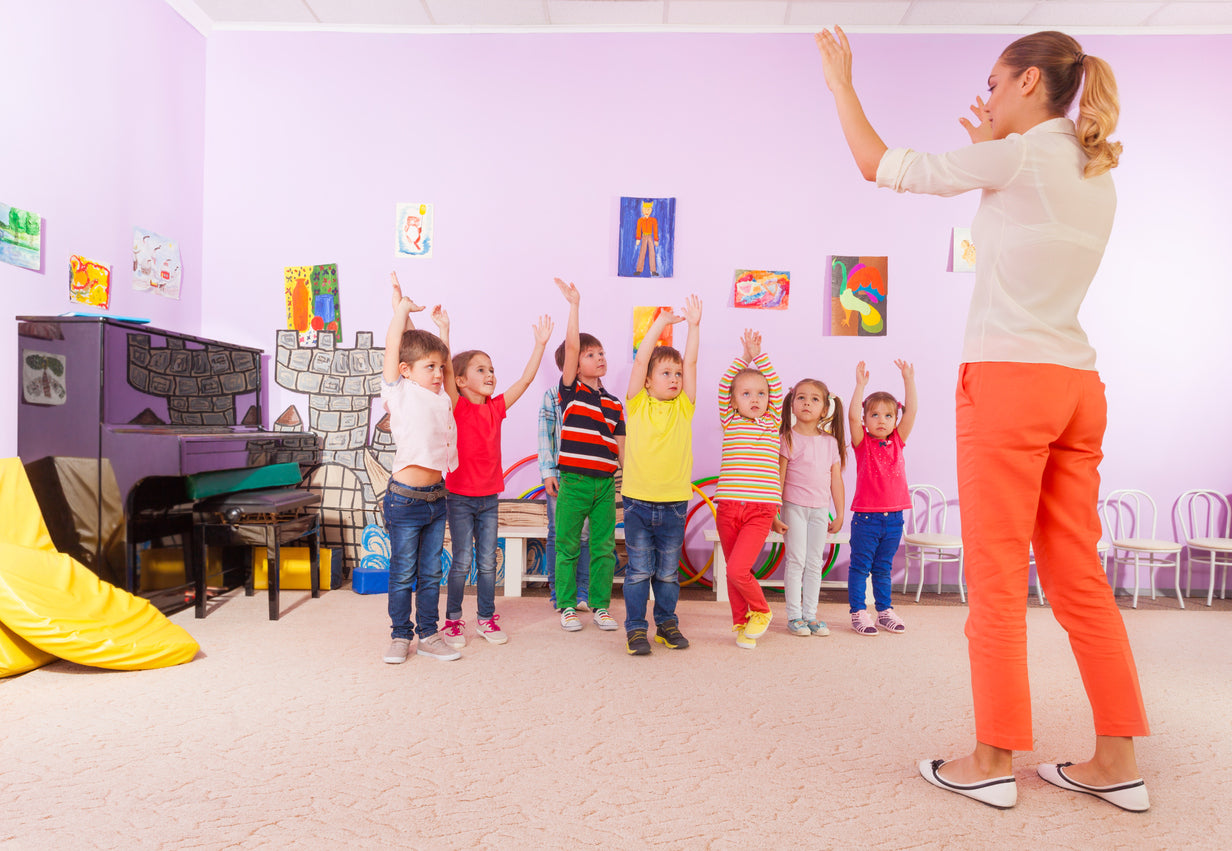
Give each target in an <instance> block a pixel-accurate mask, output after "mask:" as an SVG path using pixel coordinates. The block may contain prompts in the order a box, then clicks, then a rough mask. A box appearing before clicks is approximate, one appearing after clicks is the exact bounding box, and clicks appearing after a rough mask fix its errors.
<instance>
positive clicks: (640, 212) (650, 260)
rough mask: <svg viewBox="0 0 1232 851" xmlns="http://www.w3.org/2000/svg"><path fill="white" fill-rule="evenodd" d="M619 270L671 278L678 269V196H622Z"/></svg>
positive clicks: (629, 274) (633, 275)
mask: <svg viewBox="0 0 1232 851" xmlns="http://www.w3.org/2000/svg"><path fill="white" fill-rule="evenodd" d="M619 240H620V243H619V251H618V252H617V255H616V274H617V275H620V276H621V277H624V278H670V277H672V274H673V272H674V270H675V254H676V199H675V198H621V199H620V235H619Z"/></svg>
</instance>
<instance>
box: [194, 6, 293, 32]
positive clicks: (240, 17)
mask: <svg viewBox="0 0 1232 851" xmlns="http://www.w3.org/2000/svg"><path fill="white" fill-rule="evenodd" d="M196 3H197V5H198V6H199V7H201V11H203V12H205V13H206V14H207V15H209V16H210V18H211V19H212V20H213V21H214V24H215V25H216V26H225V25H227V24H259V23H270V24H315V23H317V19H316V18H315V17H313V15H312V12H310V11H309V10H308V7H307V6H305V5H304V4H303V2H302V0H196Z"/></svg>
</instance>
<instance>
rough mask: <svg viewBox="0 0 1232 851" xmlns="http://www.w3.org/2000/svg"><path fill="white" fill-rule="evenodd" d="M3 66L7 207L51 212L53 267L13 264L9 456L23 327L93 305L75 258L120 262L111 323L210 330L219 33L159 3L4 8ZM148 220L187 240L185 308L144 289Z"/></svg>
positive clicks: (2, 442)
mask: <svg viewBox="0 0 1232 851" xmlns="http://www.w3.org/2000/svg"><path fill="white" fill-rule="evenodd" d="M0 57H3V58H4V66H5V68H6V72H7V81H8V82H7V85H6V86H5V88H4V100H3V107H2V110H3V116H4V120H3V124H2V125H0V126H2V127H3V132H0V200H3V201H4V202H5V203H7V204H10V205H13V206H17V207H21V208H23V209H26V210H31V211H33V212H36V213H38V214H39V215H41V216H42V217H43V268H42V270H41V271H38V272H35V271H30V270H27V269H20V268H18V267H16V266H11V265H8V264H6V263H0V293H3V294H4V301H5V306H6V308H7V312H6V315H5V316H3V317H0V351H4V352H8V353H10V355H11V356H12V357H13V360H9V361H7V362H6V365H5V368H4V369H3V370H0V398H5V399H9V400H10V402H9V405H10V408H9V411H10V413H9V414H8V415H7V416H3V417H0V455H5V456H7V455H15V454H17V418H16V416H15V414H14V413H12V412H13V411H15V409H16V405H17V404H19V403H18V401H17V400H18V399H19V398H20V395H21V389H20V387H19V386H18V381H17V370H16V369H15V368H14V366H13V365H12V364H13V363H14V362H15V361H16V353H17V351H18V338H17V325H16V323H15V322H14V321H13V319H12V318H13V317H14V316H17V315H27V314H58V313H63V312H65V311H70V310H81V311H85V312H91V311H92V310H93V309H92V308H89V307H87V306H85V305H80V304H75V303H72V302H70V301H69V298H68V258H69V255H71V254H81V255H84V256H86V257H89V258H90V259H92V260H97V261H99V262H103V263H107V264H109V265H110V266H111V275H112V278H111V309H110V311H109V313H110V314H112V315H127V316H144V317H148V318H150V319H151V320H153V322H154V324H155V325H157V326H161V327H164V328H172V329H175V330H179V331H185V332H188V333H196V332H197V331H198V330H199V328H200V314H201V274H200V268H201V230H202V227H201V221H202V197H201V185H202V184H201V175H202V168H203V163H204V159H205V157H204V150H203V145H204V124H203V122H204V113H205V108H204V100H205V38H204V37H203V36H202V35H201V34H200V33H198V32H197V31H196V30H195V29H193V28H192V27H191V26H189V25H188V24H187V23H186V22H185V21H184V19H183V18H181V17H180V16H179V15H178V14H177V13H175V12H174V11H172V10H171V9H170V8H169V7H168V6H167V5H166V4H165V3H163V2H160V1H159V0H112V2H108V3H105V4H102V3H97V2H92V0H48V2H41V3H37V4H35V3H28V2H18V0H0ZM134 225H137V226H139V227H143V228H146V229H149V230H154V231H157V232H159V233H161V234H163V235H165V236H168V237H172V238H176V239H178V240H179V241H180V246H181V252H182V260H183V265H184V270H185V271H184V275H183V284H182V296H181V299H180V300H179V301H172V300H168V299H164V298H162V297H159V296H155V295H150V294H142V293H136V292H134V291H133V290H132V288H131V286H132V285H131V275H132V272H131V269H132V237H133V230H132V229H133V226H134ZM68 367H69V369H72V364H71V363H70V364H69V365H68Z"/></svg>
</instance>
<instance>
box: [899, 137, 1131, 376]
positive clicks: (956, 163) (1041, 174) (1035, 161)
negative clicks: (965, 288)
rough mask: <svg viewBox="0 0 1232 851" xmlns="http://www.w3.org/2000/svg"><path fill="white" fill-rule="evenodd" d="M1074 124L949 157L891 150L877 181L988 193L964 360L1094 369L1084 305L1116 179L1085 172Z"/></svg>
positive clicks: (975, 226)
mask: <svg viewBox="0 0 1232 851" xmlns="http://www.w3.org/2000/svg"><path fill="white" fill-rule="evenodd" d="M1086 163H1087V156H1086V153H1085V152H1084V151H1083V150H1082V147H1081V146H1080V145H1079V144H1078V139H1077V135H1076V133H1075V130H1074V123H1073V122H1072V121H1070V120H1069V119H1068V118H1054V119H1051V120H1049V121H1045V122H1043V123H1041V124H1037V125H1036V126H1034V127H1032V128H1031V129H1030V130H1028V131H1027V132H1026V133H1023V134H1021V135H1020V134H1017V133H1014V134H1011V135H1010V136H1007V137H1006V138H1004V139H999V140H994V141H990V142H980V143H978V144H975V145H970V146H968V147H965V148H960V149H959V150H956V151H951V152H950V153H948V154H921V153H918V152H916V151H912V150H910V149H908V148H892V149H890V150H888V151H886V153H885V155H884V156H882V158H881V163H880V164H879V165H878V167H877V185H878V186H886V187H890V188H892V189H894V191H896V192H915V193H922V194H927V195H946V196H948V195H958V194H959V193H962V192H968V191H970V190H972V189H981V190H983V197H982V198H981V199H980V208H979V211H978V212H977V213H976V215H975V219H974V221H973V222H972V224H971V236H972V240H973V241H974V242H975V246H976V264H975V291H974V292H973V293H972V295H971V307H970V310H969V311H968V314H967V330H966V336H965V338H964V341H963V352H962V359H963V362H964V363H972V362H980V361H1009V362H1014V363H1051V364H1059V365H1061V366H1067V367H1072V368H1074V369H1094V368H1095V350H1094V349H1093V348H1092V347H1091V344H1090V343H1089V342H1087V335H1086V333H1085V332H1084V331H1083V330H1082V326H1080V325H1079V324H1078V309H1079V308H1080V307H1081V306H1082V300H1083V298H1084V297H1085V296H1086V292H1087V289H1088V288H1089V287H1090V285H1091V279H1092V278H1094V277H1095V271H1096V269H1098V268H1099V262H1100V260H1101V259H1102V258H1103V255H1104V247H1105V246H1106V245H1107V244H1108V236H1109V234H1110V233H1111V231H1112V218H1113V214H1114V213H1115V211H1116V189H1115V188H1114V187H1113V185H1112V176H1111V175H1110V174H1109V173H1108V172H1104V173H1103V174H1101V175H1099V176H1098V177H1090V178H1084V177H1083V174H1082V170H1083V168H1084V167H1085V166H1086Z"/></svg>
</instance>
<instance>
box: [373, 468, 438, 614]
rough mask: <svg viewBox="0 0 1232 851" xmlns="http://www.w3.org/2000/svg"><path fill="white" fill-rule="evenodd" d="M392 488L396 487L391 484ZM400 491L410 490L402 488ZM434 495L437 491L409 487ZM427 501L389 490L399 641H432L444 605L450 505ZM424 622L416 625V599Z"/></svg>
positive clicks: (392, 599)
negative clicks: (444, 557)
mask: <svg viewBox="0 0 1232 851" xmlns="http://www.w3.org/2000/svg"><path fill="white" fill-rule="evenodd" d="M391 484H392V483H391ZM398 487H399V488H400V489H402V488H404V487H405V486H403V485H399V486H398ZM406 489H407V490H412V491H431V490H434V488H406ZM446 502H447V500H445V499H438V500H437V501H436V502H424V501H423V500H422V499H415V498H414V497H410V496H403V495H402V494H399V493H394V491H393V488H392V487H391V488H390V489H389V490H387V491H385V501H384V509H385V531H386V532H388V533H389V551H390V557H389V620H390V625H391V627H392V635H393V637H394V638H414V637H415V634H416V633H418V634H419V637H420V638H427V637H428V636H429V635H432V634H433V633H435V632H436V629H437V620H438V618H439V612H438V611H437V608H438V607H439V605H440V600H441V547H442V546H443V545H444V543H445V503H446ZM412 598H413V599H414V601H415V608H416V615H418V618H419V623H418V625H416V624H415V623H413V622H412V621H411V600H412Z"/></svg>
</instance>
